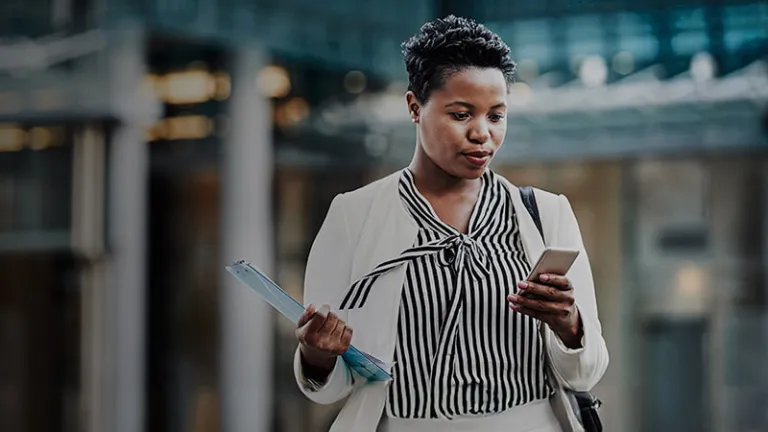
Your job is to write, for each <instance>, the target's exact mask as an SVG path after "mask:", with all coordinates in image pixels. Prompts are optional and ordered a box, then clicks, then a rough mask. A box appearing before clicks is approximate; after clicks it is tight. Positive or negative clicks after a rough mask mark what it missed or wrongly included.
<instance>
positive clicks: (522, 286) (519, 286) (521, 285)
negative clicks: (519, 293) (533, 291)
mask: <svg viewBox="0 0 768 432" xmlns="http://www.w3.org/2000/svg"><path fill="white" fill-rule="evenodd" d="M517 287H518V288H520V289H526V288H528V283H527V282H518V283H517Z"/></svg>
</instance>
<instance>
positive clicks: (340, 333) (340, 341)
mask: <svg viewBox="0 0 768 432" xmlns="http://www.w3.org/2000/svg"><path fill="white" fill-rule="evenodd" d="M346 332H347V325H346V324H344V322H343V321H341V320H339V325H337V326H336V329H335V330H334V331H333V333H332V334H331V336H330V337H329V338H330V339H331V340H332V341H333V350H332V351H333V353H334V354H337V355H342V354H344V352H345V351H347V348H349V343H348V342H345V341H344V338H345V337H346V336H345V334H346ZM350 340H351V336H350Z"/></svg>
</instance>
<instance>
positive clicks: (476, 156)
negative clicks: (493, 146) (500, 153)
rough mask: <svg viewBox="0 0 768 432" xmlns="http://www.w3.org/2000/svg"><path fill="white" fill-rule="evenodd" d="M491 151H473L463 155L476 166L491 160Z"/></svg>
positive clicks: (481, 165)
mask: <svg viewBox="0 0 768 432" xmlns="http://www.w3.org/2000/svg"><path fill="white" fill-rule="evenodd" d="M491 154H492V153H491V152H488V151H474V152H467V153H464V157H465V158H467V161H469V163H471V164H472V165H474V166H476V167H483V166H485V165H486V164H488V161H489V160H491Z"/></svg>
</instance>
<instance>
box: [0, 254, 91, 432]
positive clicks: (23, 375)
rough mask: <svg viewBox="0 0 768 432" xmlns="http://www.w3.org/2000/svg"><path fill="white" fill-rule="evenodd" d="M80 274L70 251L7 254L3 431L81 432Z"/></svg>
mask: <svg viewBox="0 0 768 432" xmlns="http://www.w3.org/2000/svg"><path fill="white" fill-rule="evenodd" d="M77 267H78V266H77V263H76V262H75V260H74V258H73V256H72V255H71V254H70V253H67V252H28V253H14V252H5V253H0V275H2V276H0V280H2V281H3V282H2V289H0V418H1V419H2V423H3V430H7V431H18V432H50V431H60V432H75V431H79V430H81V427H80V422H79V418H78V417H79V403H80V400H79V398H80V363H81V362H80V351H79V350H80V337H81V334H80V317H81V310H80V289H79V286H78V278H77V274H78V268H77Z"/></svg>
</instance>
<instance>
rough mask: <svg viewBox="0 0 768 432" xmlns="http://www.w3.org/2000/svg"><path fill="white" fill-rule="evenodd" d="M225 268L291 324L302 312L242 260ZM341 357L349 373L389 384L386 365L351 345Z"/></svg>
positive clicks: (297, 305) (274, 285)
mask: <svg viewBox="0 0 768 432" xmlns="http://www.w3.org/2000/svg"><path fill="white" fill-rule="evenodd" d="M226 269H227V271H228V272H229V273H231V274H232V275H233V276H235V277H236V278H238V279H239V280H240V282H242V283H244V284H245V285H247V286H249V287H251V289H253V290H254V291H256V293H257V294H259V295H260V296H261V297H262V298H263V299H264V300H266V301H267V303H269V304H270V305H272V307H274V308H275V309H277V310H278V312H280V313H281V314H283V316H285V317H286V318H288V319H289V320H291V321H292V322H293V323H294V324H296V323H298V322H299V317H301V314H302V313H304V306H302V305H301V303H299V302H298V301H296V299H294V298H293V297H291V296H290V295H289V294H288V293H287V292H285V291H284V290H283V289H282V288H280V287H279V286H278V285H277V284H276V283H274V282H273V281H272V280H271V279H270V278H269V277H267V276H266V275H265V274H264V273H263V272H261V271H260V270H258V269H257V268H256V267H254V266H253V265H251V264H250V263H248V262H245V261H238V262H236V263H234V264H232V265H229V266H227V267H226ZM341 357H342V358H343V359H344V361H345V362H346V363H347V364H348V365H349V367H350V368H351V369H352V370H353V371H355V372H356V373H357V374H358V375H360V376H361V377H363V378H365V379H367V380H369V381H389V380H391V379H392V375H391V374H390V372H389V370H390V369H391V367H390V366H388V365H386V364H385V363H384V362H382V361H381V360H379V359H377V358H376V357H374V356H372V355H370V354H367V353H365V352H363V351H360V350H359V349H357V348H355V347H354V346H350V347H349V349H348V350H347V352H345V353H344V354H342V356H341Z"/></svg>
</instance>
